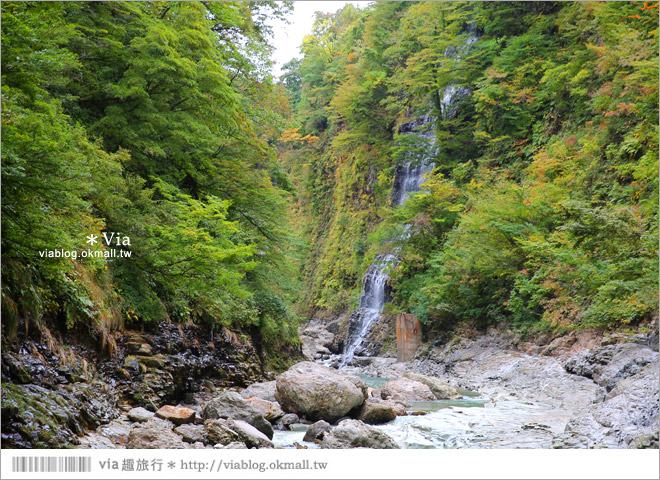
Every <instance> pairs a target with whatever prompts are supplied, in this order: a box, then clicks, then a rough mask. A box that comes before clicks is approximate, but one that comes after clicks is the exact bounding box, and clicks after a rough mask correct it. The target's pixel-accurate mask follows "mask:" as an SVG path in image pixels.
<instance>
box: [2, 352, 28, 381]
mask: <svg viewBox="0 0 660 480" xmlns="http://www.w3.org/2000/svg"><path fill="white" fill-rule="evenodd" d="M2 366H3V367H5V368H3V370H6V371H8V375H7V376H8V377H9V378H11V379H12V380H13V382H14V383H19V384H21V383H30V382H31V381H32V377H31V376H30V372H29V371H28V369H27V368H26V365H25V364H24V363H23V362H21V360H20V359H19V358H18V356H16V355H12V354H9V353H3V354H2ZM3 381H6V378H5V379H3Z"/></svg>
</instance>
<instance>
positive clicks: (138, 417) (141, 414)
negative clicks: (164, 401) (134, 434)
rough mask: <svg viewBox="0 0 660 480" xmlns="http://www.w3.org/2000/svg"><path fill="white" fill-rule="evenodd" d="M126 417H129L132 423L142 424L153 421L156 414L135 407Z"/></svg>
mask: <svg viewBox="0 0 660 480" xmlns="http://www.w3.org/2000/svg"><path fill="white" fill-rule="evenodd" d="M126 415H127V416H128V419H129V420H131V421H132V422H140V423H141V422H146V421H148V420H151V418H152V417H153V416H154V412H150V411H149V410H147V409H146V408H143V407H135V408H132V409H130V410H129V411H128V413H127V414H126Z"/></svg>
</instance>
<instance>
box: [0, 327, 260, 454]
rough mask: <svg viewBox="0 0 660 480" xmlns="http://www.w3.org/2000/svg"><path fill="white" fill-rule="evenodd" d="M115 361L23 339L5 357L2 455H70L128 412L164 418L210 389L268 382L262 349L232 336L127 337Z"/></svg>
mask: <svg viewBox="0 0 660 480" xmlns="http://www.w3.org/2000/svg"><path fill="white" fill-rule="evenodd" d="M117 344H118V350H117V355H116V356H115V358H112V359H107V358H101V357H99V355H98V354H97V353H96V351H95V350H94V349H91V348H88V347H85V346H83V345H80V344H79V343H77V342H76V340H75V339H73V338H64V339H61V338H60V339H58V340H55V339H54V337H52V336H49V338H48V339H44V338H42V339H40V340H37V339H32V338H28V339H22V340H20V342H17V343H15V344H14V345H13V346H9V347H7V348H5V349H4V353H3V355H2V378H3V385H2V387H3V388H2V447H3V448H62V447H66V446H68V445H71V444H73V443H75V442H76V439H77V437H78V436H79V435H81V434H83V433H84V432H85V431H87V430H93V429H95V428H97V427H98V426H99V425H102V424H105V423H108V422H109V421H111V420H113V419H114V418H116V417H118V416H119V414H120V413H121V408H122V407H123V408H124V409H127V408H129V407H131V406H139V407H144V408H146V409H148V410H150V411H156V410H157V409H158V408H160V407H162V406H163V405H165V404H166V403H176V402H177V401H179V400H182V399H184V398H185V397H186V396H187V395H188V394H190V393H192V392H196V391H199V390H200V389H201V388H202V387H203V384H204V383H205V382H206V383H212V384H214V385H216V386H233V385H237V386H247V385H248V384H249V383H252V382H254V381H256V380H258V379H261V378H263V375H262V371H261V365H260V364H259V359H258V356H257V353H256V352H255V350H254V348H253V347H252V346H251V345H250V344H249V343H248V342H246V341H243V342H241V341H240V339H239V338H238V337H236V336H235V335H233V334H231V333H230V332H228V331H221V332H210V331H208V330H205V329H203V328H200V327H197V326H185V327H183V326H180V325H174V324H169V323H165V322H164V323H162V324H161V325H159V327H158V329H157V333H154V334H150V333H143V332H137V331H126V332H124V333H123V335H122V336H121V337H119V338H118V339H117Z"/></svg>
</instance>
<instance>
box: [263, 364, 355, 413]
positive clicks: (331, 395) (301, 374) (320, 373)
mask: <svg viewBox="0 0 660 480" xmlns="http://www.w3.org/2000/svg"><path fill="white" fill-rule="evenodd" d="M276 385H277V390H276V391H275V398H276V400H277V401H278V402H279V403H280V406H281V407H282V409H283V410H284V411H285V412H292V413H296V414H297V415H300V416H301V417H302V416H304V417H306V418H307V419H309V420H325V421H327V422H330V423H332V422H334V421H335V420H337V419H339V418H341V417H343V416H345V415H346V414H347V413H348V412H350V411H351V410H353V409H354V408H356V407H359V406H360V405H362V404H363V403H364V401H365V399H366V398H367V386H366V385H365V383H364V382H363V381H362V380H361V379H360V378H358V377H355V376H352V375H346V374H344V373H340V372H338V371H336V370H332V369H330V368H328V367H324V366H322V365H318V364H316V363H313V362H301V363H298V364H296V365H294V366H293V367H291V368H290V369H289V370H287V371H286V372H284V373H283V374H281V375H280V376H279V377H277V384H276Z"/></svg>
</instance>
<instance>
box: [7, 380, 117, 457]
mask: <svg viewBox="0 0 660 480" xmlns="http://www.w3.org/2000/svg"><path fill="white" fill-rule="evenodd" d="M118 414H119V412H118V411H117V406H116V398H115V396H114V395H113V393H112V392H111V391H110V390H109V387H108V386H107V385H105V384H102V383H100V382H97V381H93V382H90V383H88V384H83V383H76V384H66V385H56V386H46V385H35V384H31V383H30V384H23V385H16V384H12V383H3V386H2V445H3V447H4V448H63V447H66V446H69V445H71V444H72V442H73V441H74V440H75V438H76V436H77V435H82V434H83V433H84V432H85V431H86V430H94V429H96V428H97V427H98V426H99V425H100V424H103V423H107V422H109V421H110V420H112V419H114V418H116V417H117V416H118Z"/></svg>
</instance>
